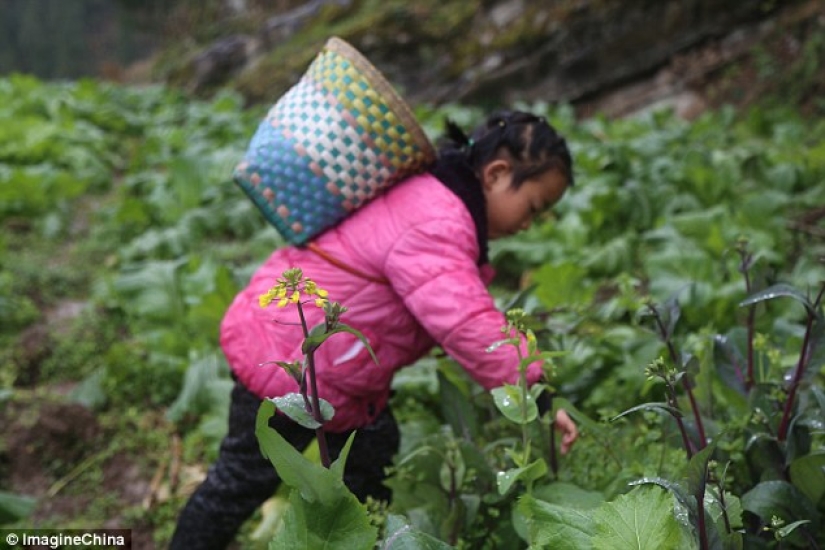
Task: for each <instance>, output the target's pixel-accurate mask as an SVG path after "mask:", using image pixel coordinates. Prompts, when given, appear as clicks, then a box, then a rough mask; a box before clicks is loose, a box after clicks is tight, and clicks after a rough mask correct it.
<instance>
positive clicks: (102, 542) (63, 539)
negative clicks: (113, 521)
mask: <svg viewBox="0 0 825 550" xmlns="http://www.w3.org/2000/svg"><path fill="white" fill-rule="evenodd" d="M21 539H22V540H21V541H20V542H21V543H22V544H23V546H29V545H40V546H48V547H49V548H60V547H61V546H81V545H82V546H104V547H112V546H114V547H118V546H121V547H125V546H126V537H124V536H123V535H109V534H105V533H83V534H82V535H65V534H57V535H29V534H27V533H23V536H22V537H21Z"/></svg>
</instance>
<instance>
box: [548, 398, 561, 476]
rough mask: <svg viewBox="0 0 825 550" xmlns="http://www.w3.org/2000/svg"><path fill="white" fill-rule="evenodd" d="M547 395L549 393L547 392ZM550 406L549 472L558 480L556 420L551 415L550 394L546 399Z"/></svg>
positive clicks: (551, 403) (551, 400) (551, 401)
mask: <svg viewBox="0 0 825 550" xmlns="http://www.w3.org/2000/svg"><path fill="white" fill-rule="evenodd" d="M548 393H549V392H548ZM548 401H549V403H550V406H549V407H548V410H549V411H550V415H551V417H550V470H551V471H552V472H553V477H554V478H558V476H559V460H558V457H557V456H556V418H555V417H554V416H552V415H553V394H552V393H551V394H550V397H549V398H548Z"/></svg>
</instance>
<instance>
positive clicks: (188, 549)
mask: <svg viewBox="0 0 825 550" xmlns="http://www.w3.org/2000/svg"><path fill="white" fill-rule="evenodd" d="M260 404H261V400H260V399H259V398H258V397H256V396H255V395H254V394H252V393H251V392H249V390H247V389H246V388H245V387H244V386H242V385H241V384H239V383H236V384H235V387H234V389H233V390H232V404H231V406H230V410H229V432H228V433H227V435H226V437H225V438H224V440H223V442H222V443H221V447H220V452H219V455H218V460H217V462H216V463H215V464H214V465H212V467H211V468H210V469H209V472H208V473H207V476H206V479H205V480H204V482H203V483H202V484H201V485H200V486H199V487H198V489H197V490H196V491H195V492H194V493H193V494H192V496H191V497H190V499H189V501H188V502H187V503H186V506H185V507H184V508H183V510H182V512H181V514H180V517H179V518H178V524H177V528H176V529H175V534H174V535H173V537H172V542H171V545H170V548H171V549H172V550H183V549H185V550H203V549H216V550H217V549H221V550H222V549H224V548H226V547H227V545H229V543H230V542H232V540H233V539H234V538H235V535H236V533H237V532H238V529H240V527H241V525H242V524H243V523H244V521H246V520H247V519H248V518H249V517H250V516H251V515H252V514H253V513H254V512H255V510H256V509H257V508H258V507H259V506H260V505H261V504H263V502H264V501H266V500H267V499H268V498H270V497H271V496H272V495H273V494H274V493H275V490H276V489H277V488H278V484H279V483H280V478H279V477H278V474H277V473H276V471H275V469H274V467H273V466H272V463H271V462H270V461H269V460H267V459H266V458H264V456H263V455H262V454H261V450H260V447H259V445H258V440H257V438H256V437H255V418H256V415H257V414H258V408H259V407H260ZM270 426H271V427H272V428H274V429H276V430H278V433H280V434H281V435H282V436H283V437H284V438H285V439H286V440H287V441H289V442H290V443H291V444H292V445H293V446H294V447H295V448H296V449H298V450H299V451H303V450H304V449H305V448H306V447H307V445H309V443H310V442H311V441H312V439H313V438H314V437H315V431H314V430H309V429H307V428H304V427H302V426H300V425H298V424H296V423H295V422H292V421H291V420H289V419H288V418H286V417H284V416H283V415H274V416H273V417H272V419H271V420H270ZM350 433H351V432H350ZM350 433H340V434H329V433H328V434H327V444H328V446H329V452H330V457H331V458H332V460H335V459H336V458H337V457H338V455H339V453H340V452H341V449H342V448H343V446H344V444H345V443H346V441H347V438H348V437H349V435H350ZM398 441H399V434H398V426H397V424H396V423H395V418H393V416H392V413H390V411H389V409H387V410H385V411H384V412H383V413H381V414H380V415H379V416H378V418H376V420H375V422H374V423H372V424H371V425H369V426H367V427H365V428H361V429H359V430H358V433H357V435H356V436H355V440H354V441H353V444H352V448H351V449H350V454H349V457H348V459H347V465H346V469H345V471H344V483H346V485H347V487H349V489H350V490H351V491H352V492H353V493H354V494H355V496H357V497H358V498H359V500H361V501H362V502H363V501H364V500H365V499H366V497H367V496H372V497H373V498H376V499H379V500H387V501H389V499H390V490H389V489H388V488H387V487H386V486H384V485H383V483H382V482H383V479H384V468H385V467H387V466H389V465H390V464H391V463H392V458H393V456H394V455H395V453H396V452H397V451H398Z"/></svg>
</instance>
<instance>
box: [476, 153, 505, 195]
mask: <svg viewBox="0 0 825 550" xmlns="http://www.w3.org/2000/svg"><path fill="white" fill-rule="evenodd" d="M511 172H512V167H511V166H510V162H509V161H507V160H505V159H496V160H493V161H490V162H488V163H487V164H485V165H484V167H483V168H482V169H481V186H482V187H483V188H484V189H485V190H488V189H491V188H492V187H494V186H495V185H496V184H500V183H501V182H504V181H505V180H506V182H507V184H508V185H509V181H510V178H508V177H507V176H509V175H511Z"/></svg>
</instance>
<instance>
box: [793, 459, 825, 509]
mask: <svg viewBox="0 0 825 550" xmlns="http://www.w3.org/2000/svg"><path fill="white" fill-rule="evenodd" d="M790 472H791V482H792V483H793V484H794V485H795V486H796V487H797V488H798V489H799V490H800V491H802V492H803V493H805V496H807V497H808V498H809V499H811V502H813V503H814V504H818V503H819V502H820V501H821V500H822V497H823V495H825V452H817V453H813V454H809V455H805V456H801V457H799V458H797V459H796V460H794V461H793V462H791V467H790Z"/></svg>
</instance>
